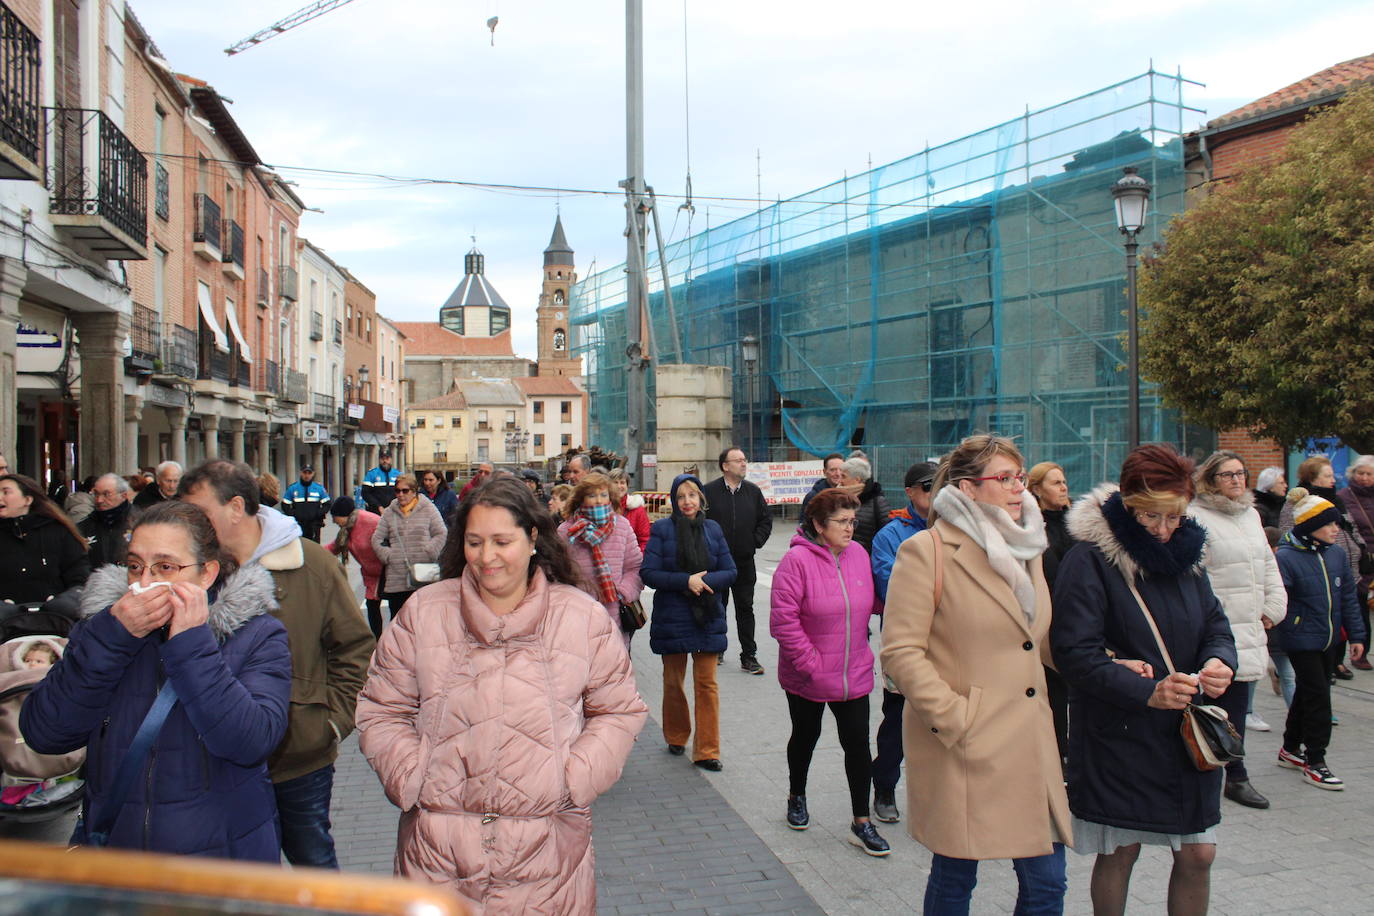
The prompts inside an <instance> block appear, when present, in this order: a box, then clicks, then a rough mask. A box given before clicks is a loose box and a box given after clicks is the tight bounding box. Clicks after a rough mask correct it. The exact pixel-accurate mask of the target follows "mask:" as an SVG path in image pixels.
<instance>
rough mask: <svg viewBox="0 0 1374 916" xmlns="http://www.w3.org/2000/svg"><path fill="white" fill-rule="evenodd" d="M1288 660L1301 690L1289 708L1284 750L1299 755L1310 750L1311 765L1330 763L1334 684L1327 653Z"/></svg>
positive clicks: (1294, 655) (1309, 653)
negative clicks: (1328, 750) (1332, 687)
mask: <svg viewBox="0 0 1374 916" xmlns="http://www.w3.org/2000/svg"><path fill="white" fill-rule="evenodd" d="M1288 661H1289V663H1290V664H1292V666H1293V677H1294V679H1295V680H1296V681H1297V689H1296V690H1294V692H1293V703H1292V705H1290V706H1289V707H1288V722H1287V723H1286V724H1285V725H1284V729H1283V747H1284V749H1285V750H1287V751H1289V752H1290V753H1293V754H1296V753H1298V751H1299V750H1302V749H1304V748H1305V749H1306V751H1307V762H1308V763H1310V764H1319V763H1325V762H1326V746H1327V745H1328V744H1330V743H1331V681H1330V680H1329V673H1328V672H1329V671H1330V670H1331V669H1330V666H1329V663H1328V657H1327V654H1326V653H1325V652H1323V651H1321V650H1320V649H1316V650H1311V651H1306V652H1294V651H1292V650H1289V652H1288Z"/></svg>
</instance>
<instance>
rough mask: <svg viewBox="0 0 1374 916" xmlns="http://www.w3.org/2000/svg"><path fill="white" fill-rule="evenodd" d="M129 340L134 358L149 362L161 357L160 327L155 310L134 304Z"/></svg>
mask: <svg viewBox="0 0 1374 916" xmlns="http://www.w3.org/2000/svg"><path fill="white" fill-rule="evenodd" d="M129 342H130V343H131V344H132V345H133V353H132V355H133V357H134V359H137V360H142V361H144V362H148V363H151V362H153V361H155V360H159V359H161V358H162V329H161V327H160V326H159V322H158V315H157V312H156V311H154V310H153V309H150V308H148V307H147V306H144V305H135V306H134V313H133V321H132V323H131V325H130V327H129Z"/></svg>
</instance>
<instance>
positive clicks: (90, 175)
mask: <svg viewBox="0 0 1374 916" xmlns="http://www.w3.org/2000/svg"><path fill="white" fill-rule="evenodd" d="M47 114H48V189H49V191H50V192H51V194H52V197H51V200H50V202H49V210H50V212H52V214H53V215H54V216H73V217H81V216H98V217H100V218H101V219H103V220H106V221H107V222H108V223H109V224H110V225H112V226H113V227H115V228H116V229H118V230H119V231H120V232H122V233H124V235H126V236H127V237H128V238H129V239H130V240H132V241H133V242H134V243H135V244H137V245H138V246H140V247H141V248H144V249H146V248H147V245H148V160H147V159H146V158H144V156H143V154H142V153H140V152H139V151H138V148H137V147H136V146H134V144H133V141H132V140H130V139H129V138H128V137H126V136H125V135H124V132H123V131H122V130H120V129H119V128H118V127H116V126H115V123H114V122H113V121H111V120H110V119H109V117H107V116H106V115H105V113H104V112H103V111H92V110H90V109H87V108H49V109H47ZM92 156H94V160H92ZM83 237H85V238H87V239H94V238H96V236H94V235H88V236H83ZM124 256H125V257H128V256H129V253H127V252H126V253H124ZM145 256H146V251H145V252H144V253H143V254H142V255H139V258H140V259H141V258H142V257H145Z"/></svg>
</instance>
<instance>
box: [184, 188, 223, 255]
mask: <svg viewBox="0 0 1374 916" xmlns="http://www.w3.org/2000/svg"><path fill="white" fill-rule="evenodd" d="M195 220H196V221H195V224H194V225H193V226H192V227H191V241H192V242H194V243H195V244H194V247H195V250H196V254H197V255H199V256H200V257H202V258H204V259H205V260H207V261H218V260H220V259H221V258H222V257H223V255H222V254H221V249H220V245H221V244H223V238H224V229H223V224H222V221H221V219H220V212H219V204H217V203H215V202H214V200H213V199H212V198H211V197H210V195H209V194H197V195H196V214H195Z"/></svg>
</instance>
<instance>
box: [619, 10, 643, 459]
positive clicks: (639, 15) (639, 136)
mask: <svg viewBox="0 0 1374 916" xmlns="http://www.w3.org/2000/svg"><path fill="white" fill-rule="evenodd" d="M625 171H626V177H625V181H624V182H622V187H624V188H625V245H626V258H625V332H626V335H625V336H626V345H625V355H626V358H627V359H628V361H629V365H628V371H627V374H626V386H625V387H626V395H627V402H628V403H627V404H626V427H625V452H626V455H625V459H626V460H625V468H626V470H627V471H629V473H630V474H632V475H634V479H635V480H639V479H640V471H641V467H640V465H641V463H642V460H643V447H644V420H645V417H644V414H645V387H644V370H645V364H644V347H643V344H642V339H643V338H642V325H641V322H642V319H643V316H644V261H645V251H644V243H645V239H644V233H643V230H642V228H641V225H642V224H641V221H640V218H639V208H640V206H641V203H642V201H643V197H644V2H643V0H625Z"/></svg>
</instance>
